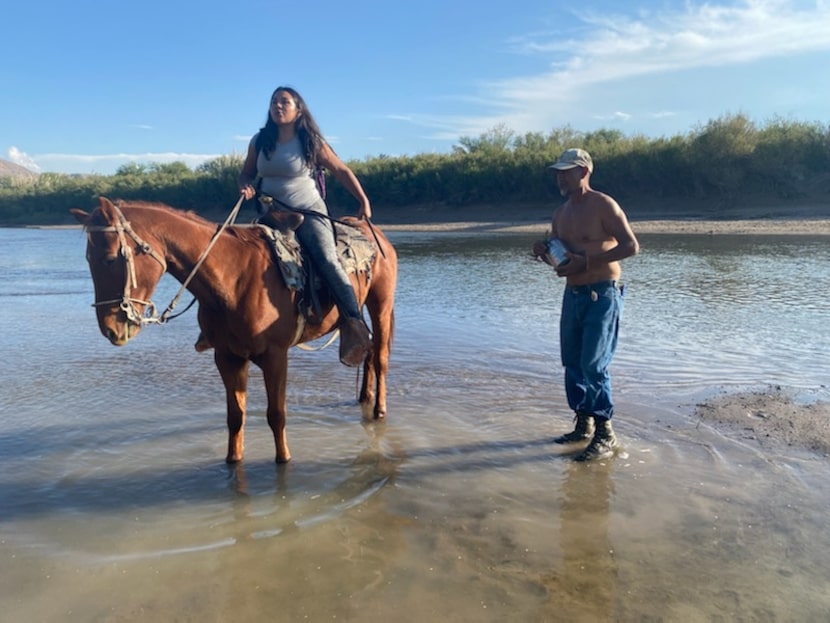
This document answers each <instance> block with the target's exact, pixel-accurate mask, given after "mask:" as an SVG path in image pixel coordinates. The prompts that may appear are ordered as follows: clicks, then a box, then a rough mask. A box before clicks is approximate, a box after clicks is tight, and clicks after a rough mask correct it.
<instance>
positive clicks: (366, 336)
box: [340, 317, 372, 368]
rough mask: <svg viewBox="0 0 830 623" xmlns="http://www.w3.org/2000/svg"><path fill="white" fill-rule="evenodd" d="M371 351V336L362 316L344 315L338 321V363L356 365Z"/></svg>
mask: <svg viewBox="0 0 830 623" xmlns="http://www.w3.org/2000/svg"><path fill="white" fill-rule="evenodd" d="M371 351H372V336H371V334H370V333H369V329H368V327H367V326H366V323H365V322H363V319H362V318H354V317H346V318H344V319H343V320H341V321H340V363H342V364H344V365H347V366H349V367H352V368H354V367H356V366H359V365H360V364H362V363H363V362H364V361H366V357H367V356H368V355H369V353H370V352H371Z"/></svg>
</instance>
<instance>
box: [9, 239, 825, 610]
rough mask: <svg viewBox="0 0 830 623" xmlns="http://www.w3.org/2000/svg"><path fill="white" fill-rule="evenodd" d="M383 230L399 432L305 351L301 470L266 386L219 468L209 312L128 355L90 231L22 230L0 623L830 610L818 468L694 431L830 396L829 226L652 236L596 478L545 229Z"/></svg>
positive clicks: (329, 366)
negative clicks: (280, 439)
mask: <svg viewBox="0 0 830 623" xmlns="http://www.w3.org/2000/svg"><path fill="white" fill-rule="evenodd" d="M390 237H391V238H392V240H393V242H394V243H395V244H396V246H397V248H398V251H399V255H400V271H401V277H400V284H399V290H398V299H397V310H396V314H397V334H396V340H395V345H394V351H393V360H392V370H391V373H390V398H389V407H390V414H389V420H388V422H386V423H384V424H367V423H363V422H361V420H360V413H359V409H358V407H357V406H356V404H355V400H354V395H355V376H354V371H352V370H350V369H346V368H344V367H342V366H340V365H339V364H338V363H337V362H336V359H337V356H336V350H335V349H333V348H332V349H330V350H326V351H321V352H315V353H308V352H303V351H299V350H296V349H295V350H294V351H292V354H291V371H290V379H289V390H288V392H289V393H288V402H289V411H290V415H289V422H288V435H289V443H290V446H291V451H292V456H293V457H294V458H293V460H292V462H291V463H290V464H289V465H287V466H279V467H278V466H276V465H274V463H273V456H274V448H273V442H272V437H271V434H270V431H269V430H268V427H267V424H266V422H265V418H264V401H265V398H264V391H263V389H262V387H261V382H260V376H259V375H258V374H256V373H255V374H253V375H252V383H251V398H250V402H249V407H250V416H249V420H248V425H247V435H246V460H245V461H244V463H243V464H242V465H240V466H237V467H227V466H225V465H224V463H223V458H224V454H225V444H226V432H225V423H224V396H223V390H222V387H221V381H220V380H219V378H218V374H217V372H216V371H215V369H214V367H213V362H212V357H211V356H210V355H209V354H201V355H199V354H197V353H195V352H194V351H193V349H192V344H193V341H194V340H195V337H196V334H197V329H196V319H195V313H194V312H193V311H191V312H190V313H188V314H185V315H184V316H182V317H181V318H179V319H177V320H174V321H173V322H171V323H170V324H169V325H167V326H165V327H150V328H148V329H145V331H144V332H143V333H142V334H141V336H139V338H138V339H137V340H136V341H135V342H133V343H131V344H130V345H128V346H127V347H124V348H114V347H112V346H110V345H109V344H108V343H107V342H106V341H105V340H104V338H102V337H101V335H100V334H99V333H98V329H97V325H96V323H95V317H94V312H93V311H92V309H91V308H90V307H89V303H90V302H91V301H92V284H91V280H90V278H89V274H88V271H87V267H86V264H85V261H84V245H85V241H84V236H83V234H82V233H81V232H80V231H79V230H0V272H1V273H2V274H3V279H2V281H0V319H2V321H3V325H4V330H3V331H2V332H0V347H2V352H3V353H4V357H2V358H0V373H1V374H2V378H3V387H4V391H3V393H2V396H0V458H2V459H3V465H4V466H5V469H4V470H3V472H2V474H0V501H2V514H1V515H0V561H2V564H0V605H2V612H3V618H4V619H6V618H8V620H16V619H20V620H32V621H34V620H38V621H124V620H129V621H139V620H199V621H228V620H234V621H273V620H278V621H295V620H306V619H307V620H323V619H325V620H331V619H337V620H354V621H373V620H381V619H388V618H391V617H394V618H395V619H396V620H401V621H422V620H444V621H489V620H493V621H495V620H505V619H506V620H515V621H580V620H584V621H597V620H622V621H640V620H642V621H659V620H663V621H681V620H682V621H721V620H722V621H728V620H746V621H812V620H824V619H825V618H826V613H827V612H830V595H828V594H827V591H825V590H823V587H824V586H826V585H827V582H828V579H830V570H829V569H828V567H830V565H828V563H827V562H826V560H827V559H828V554H830V536H828V535H827V534H826V530H824V525H825V523H826V522H825V516H826V513H827V502H826V500H827V499H828V493H830V492H829V491H828V489H829V488H830V487H829V486H828V484H827V483H828V482H830V480H828V471H829V470H828V465H827V462H826V460H825V459H819V458H817V457H814V456H811V455H809V454H807V453H805V452H803V451H800V450H798V449H792V451H791V452H788V453H787V454H773V455H770V454H769V453H766V454H762V453H761V452H759V451H758V449H757V446H756V445H754V444H753V443H752V442H748V441H746V440H743V439H740V438H728V437H724V436H723V435H721V434H720V433H718V432H717V431H715V430H712V429H710V428H709V427H708V426H707V424H706V422H699V421H697V420H696V419H695V418H694V417H693V416H692V411H693V406H694V404H695V402H697V401H698V400H700V399H701V398H702V397H705V396H709V395H712V394H713V393H716V392H720V391H735V390H739V389H755V388H760V387H764V386H766V385H768V384H780V385H782V386H785V387H788V388H793V389H794V391H796V393H797V395H798V396H799V397H800V399H802V400H805V401H810V400H816V399H828V397H829V396H828V389H827V387H826V382H827V379H828V378H830V375H828V372H830V364H828V359H827V357H826V353H827V352H828V349H830V338H829V337H828V336H827V332H826V331H825V330H824V325H825V324H826V316H827V304H826V299H825V296H824V293H825V292H826V291H827V289H828V286H830V270H828V269H827V266H828V265H830V263H829V262H828V260H830V257H828V256H829V255H830V251H828V246H827V243H826V238H820V237H816V238H810V237H779V238H776V237H758V238H753V237H749V236H734V237H732V236H656V235H655V236H643V237H642V239H641V242H642V244H643V253H642V254H641V255H640V256H638V257H637V258H632V259H630V260H627V261H626V263H625V266H624V268H625V279H624V280H625V282H626V284H627V287H628V291H627V295H626V308H625V312H624V317H623V328H622V335H621V341H620V349H619V351H618V354H617V357H616V360H615V363H614V366H613V369H612V372H613V375H614V388H615V397H616V401H617V405H618V409H617V417H616V422H617V423H616V429H617V431H618V433H619V435H620V437H621V440H622V442H623V446H624V454H623V455H622V456H620V457H618V458H617V459H615V460H613V461H609V462H607V464H597V465H582V464H576V463H574V462H572V461H570V460H568V459H569V456H568V455H567V454H566V453H565V452H564V451H563V450H562V449H561V448H558V447H554V446H553V445H552V444H550V438H551V437H552V436H553V435H555V434H557V433H559V432H562V431H563V430H566V429H568V427H569V426H570V415H569V413H568V412H567V407H566V404H565V400H564V395H563V389H562V382H561V376H562V375H561V369H560V366H559V362H558V356H557V349H558V345H557V344H558V335H557V332H558V325H557V318H558V310H559V298H560V296H561V283H560V282H559V281H558V280H557V279H556V278H555V277H554V276H553V275H552V273H551V271H550V269H549V268H548V267H546V266H545V265H542V264H538V263H534V262H532V261H531V260H530V259H529V258H528V257H527V249H528V248H529V245H530V241H531V240H532V238H533V237H532V236H530V237H528V236H525V235H504V234H499V235H492V236H488V235H482V234H475V235H459V234H422V233H418V234H414V233H412V234H410V233H394V234H392V235H391V236H390ZM177 288H178V284H177V283H175V282H173V281H172V280H168V279H165V280H164V282H163V283H162V286H161V288H160V290H159V292H157V294H156V296H155V302H156V303H157V304H158V305H160V306H164V305H166V304H167V303H168V302H169V300H170V299H171V298H172V295H173V294H174V293H175V292H176V290H177ZM187 300H189V299H188V298H187V297H185V300H184V303H186V302H187ZM184 303H183V304H184Z"/></svg>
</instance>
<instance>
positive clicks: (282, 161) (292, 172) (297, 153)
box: [251, 132, 322, 209]
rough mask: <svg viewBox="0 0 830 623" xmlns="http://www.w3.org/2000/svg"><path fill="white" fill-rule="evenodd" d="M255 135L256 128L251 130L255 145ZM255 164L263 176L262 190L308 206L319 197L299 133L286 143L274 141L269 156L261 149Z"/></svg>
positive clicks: (279, 197)
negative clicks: (253, 130)
mask: <svg viewBox="0 0 830 623" xmlns="http://www.w3.org/2000/svg"><path fill="white" fill-rule="evenodd" d="M257 136H259V132H257V133H256V134H254V137H253V138H252V139H251V145H256V139H257ZM256 168H257V173H258V174H259V176H260V177H262V188H261V190H262V192H263V193H265V194H266V195H270V196H272V197H273V198H274V199H276V200H278V201H281V202H283V203H285V204H286V205H288V206H290V207H292V208H303V209H308V208H310V207H311V206H313V205H314V204H315V203H317V202H318V201H321V200H322V197H321V196H320V191H319V190H318V189H317V182H315V181H314V171H313V170H312V169H311V167H310V166H308V164H307V163H306V161H305V157H304V156H303V148H302V145H301V144H300V138H299V137H298V136H295V137H294V138H293V139H291V140H290V141H288V142H287V143H282V144H280V143H277V144H276V146H275V148H274V151H273V153H272V154H271V158H270V159H269V158H266V157H265V154H263V153H262V151H260V152H259V154H258V155H257V161H256Z"/></svg>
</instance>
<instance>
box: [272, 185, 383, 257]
mask: <svg viewBox="0 0 830 623" xmlns="http://www.w3.org/2000/svg"><path fill="white" fill-rule="evenodd" d="M257 199H259V201H261V202H262V203H263V204H264V205H266V206H273V205H274V204H277V205H278V206H280V208H281V209H283V210H285V211H287V212H295V213H296V214H302V215H304V216H316V217H318V218H323V219H327V220H329V221H331V222H332V223H338V224H340V225H345V226H346V227H356V226H355V225H354V224H353V223H347V222H346V221H342V220H340V219H337V218H334V217H333V216H331V215H330V214H324V213H323V212H315V211H314V210H307V209H305V208H293V207H291V206H290V205H288V204H287V203H283V202H282V201H280V200H279V199H275V198H274V197H272V196H271V195H266V194H263V193H259V194H258V195H257ZM366 224H367V225H369V231H371V232H372V236H373V237H374V239H375V244H376V245H377V247H378V250H379V251H380V254H381V255H382V256H383V257H384V258H386V252H385V251H384V250H383V245H381V244H380V238H378V234H377V232H376V231H375V226H374V225H373V224H372V221H371V220H369V219H368V218H367V219H366Z"/></svg>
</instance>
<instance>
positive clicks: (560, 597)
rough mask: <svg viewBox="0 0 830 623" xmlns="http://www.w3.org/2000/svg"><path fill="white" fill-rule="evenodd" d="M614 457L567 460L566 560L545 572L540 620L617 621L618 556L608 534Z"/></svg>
mask: <svg viewBox="0 0 830 623" xmlns="http://www.w3.org/2000/svg"><path fill="white" fill-rule="evenodd" d="M613 465H614V461H609V462H608V463H607V464H602V463H595V464H590V463H587V464H586V463H576V462H569V464H568V467H567V473H566V476H565V479H564V482H563V485H562V493H563V499H562V506H561V510H560V513H559V540H560V545H561V547H562V566H561V569H559V570H554V571H553V572H551V574H550V575H549V576H545V577H543V582H544V584H545V586H546V588H547V591H548V600H547V602H546V603H545V604H544V605H543V607H542V609H541V612H540V614H539V617H538V620H540V621H586V622H589V621H590V622H593V621H613V620H615V617H614V612H615V600H616V593H617V561H616V558H615V556H614V549H613V547H612V545H611V542H610V538H609V535H608V527H609V526H608V524H609V511H610V504H611V493H612V481H611V472H612V469H613Z"/></svg>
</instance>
